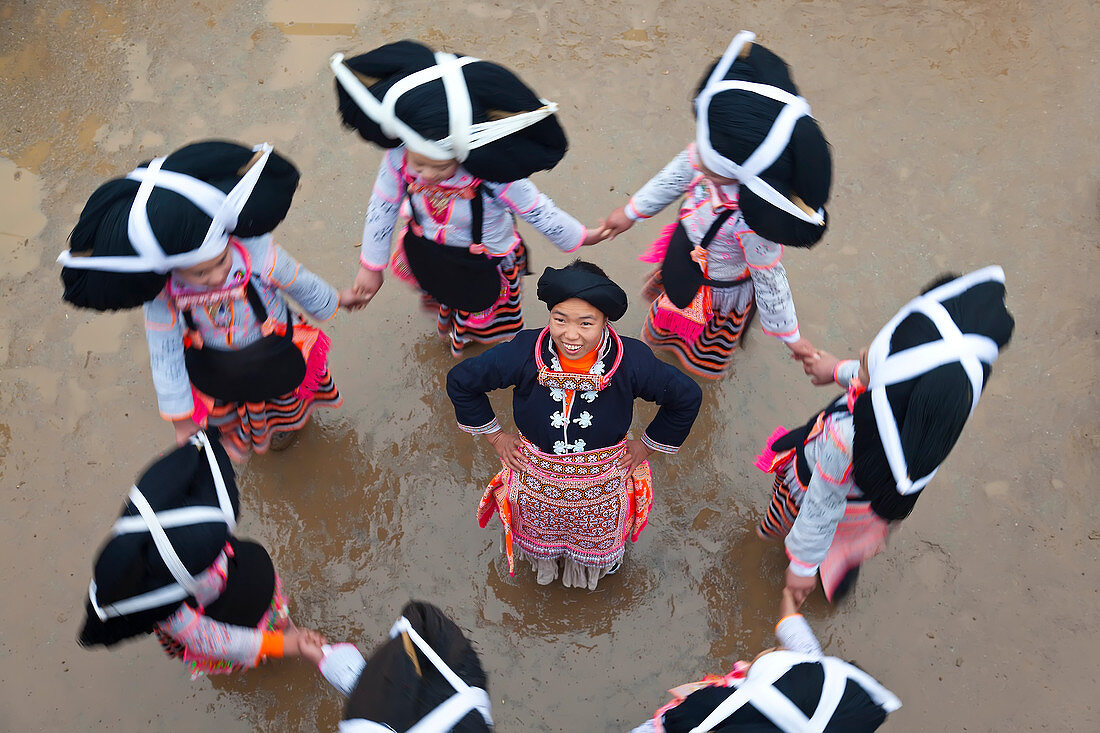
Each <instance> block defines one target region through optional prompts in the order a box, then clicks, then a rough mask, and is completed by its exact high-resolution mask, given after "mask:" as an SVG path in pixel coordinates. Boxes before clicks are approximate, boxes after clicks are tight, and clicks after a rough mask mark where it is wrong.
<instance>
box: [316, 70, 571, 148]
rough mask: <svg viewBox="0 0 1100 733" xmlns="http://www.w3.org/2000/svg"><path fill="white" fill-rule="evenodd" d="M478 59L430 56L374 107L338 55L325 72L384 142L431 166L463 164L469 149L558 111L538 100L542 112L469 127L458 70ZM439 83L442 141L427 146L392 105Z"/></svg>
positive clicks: (469, 108)
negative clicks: (443, 100) (393, 141)
mask: <svg viewBox="0 0 1100 733" xmlns="http://www.w3.org/2000/svg"><path fill="white" fill-rule="evenodd" d="M480 60H481V59H476V58H472V57H470V56H461V57H459V56H455V55H454V54H452V53H436V54H435V62H436V63H435V66H429V67H428V68H426V69H421V70H420V71H416V72H414V73H412V74H409V75H408V76H406V77H404V78H402V79H399V80H398V81H396V82H394V84H393V86H391V87H390V88H389V89H388V90H387V91H386V94H385V96H383V97H382V100H381V101H379V100H378V99H377V98H376V97H375V96H374V95H373V94H371V93H370V90H368V89H367V87H366V86H365V85H364V84H363V82H361V81H360V80H359V78H358V77H357V76H356V75H355V73H354V72H353V71H352V70H351V69H349V68H348V67H347V66H346V65H345V64H344V54H342V53H337V54H333V56H332V58H331V59H330V60H329V66H330V67H331V68H332V72H333V73H334V74H335V75H336V79H337V81H339V82H340V86H342V87H343V88H344V91H346V92H347V93H348V96H350V97H351V98H352V100H353V101H354V102H355V104H357V105H358V106H359V109H361V110H363V112H365V113H366V115H367V116H368V117H370V118H371V119H372V120H374V122H375V123H376V124H377V125H378V126H379V127H380V128H381V129H382V133H383V134H384V135H386V137H390V138H397V139H400V140H401V141H402V142H403V143H405V146H406V147H407V148H408V149H409V150H411V151H413V152H414V153H417V154H419V155H423V156H425V157H428V158H431V159H432V160H451V159H454V160H457V161H458V162H460V163H461V162H464V161H465V160H466V158H467V157H468V156H469V154H470V151H471V150H473V149H474V148H480V147H482V146H484V145H488V144H489V143H493V142H496V141H497V140H500V139H501V138H504V137H507V136H508V135H511V134H512V133H515V132H519V131H520V130H522V129H524V128H525V127H530V126H531V125H533V124H535V123H536V122H539V121H540V120H544V119H546V118H547V117H549V116H551V115H553V114H554V113H555V112H557V111H558V105H557V104H555V103H554V102H548V101H546V100H545V99H540V100H539V101H540V102H542V104H543V106H542V107H540V108H538V109H536V110H531V111H530V112H520V113H518V114H514V115H510V116H508V117H505V118H502V119H499V120H492V121H489V122H476V123H475V122H474V121H473V105H472V103H471V101H470V90H469V89H468V88H467V87H466V77H465V75H464V74H463V73H462V67H463V66H465V65H466V64H471V63H474V62H476V61H480ZM436 79H440V80H442V82H443V89H444V92H445V93H446V95H447V117H448V132H449V133H450V134H449V135H448V136H447V137H445V138H443V139H442V140H429V139H428V138H425V137H424V136H422V135H421V134H420V133H418V132H417V131H416V130H414V129H413V128H411V127H410V126H408V125H407V124H405V123H404V122H403V121H402V120H401V118H400V117H398V116H397V113H396V111H395V109H396V107H397V100H398V99H399V98H400V97H401V95H402V94H404V93H405V92H407V91H409V90H410V89H414V88H416V87H418V86H420V85H421V84H426V83H428V82H431V81H435V80H436Z"/></svg>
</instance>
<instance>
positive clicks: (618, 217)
mask: <svg viewBox="0 0 1100 733" xmlns="http://www.w3.org/2000/svg"><path fill="white" fill-rule="evenodd" d="M632 226H634V220H633V219H631V218H630V217H629V216H627V215H626V207H624V206H620V207H619V208H617V209H615V210H614V211H612V212H611V213H610V214H608V215H607V218H606V219H601V220H600V227H601V228H602V230H603V233H604V236H609V237H611V238H612V239H614V238H615V237H617V236H619V235H620V234H622V233H623V232H625V231H626V230H627V229H629V228H630V227H632Z"/></svg>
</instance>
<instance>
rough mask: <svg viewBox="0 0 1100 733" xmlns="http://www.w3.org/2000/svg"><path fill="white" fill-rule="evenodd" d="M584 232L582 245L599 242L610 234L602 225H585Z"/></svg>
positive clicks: (589, 245) (587, 245)
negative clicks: (592, 226)
mask: <svg viewBox="0 0 1100 733" xmlns="http://www.w3.org/2000/svg"><path fill="white" fill-rule="evenodd" d="M585 232H586V233H585V235H584V241H583V242H581V246H582V247H591V246H592V245H593V244H599V243H600V242H602V241H603V240H605V239H607V238H608V236H610V234H611V233H610V232H609V231H608V230H607V229H605V228H604V227H603V226H602V225H601V226H597V227H595V228H591V227H585Z"/></svg>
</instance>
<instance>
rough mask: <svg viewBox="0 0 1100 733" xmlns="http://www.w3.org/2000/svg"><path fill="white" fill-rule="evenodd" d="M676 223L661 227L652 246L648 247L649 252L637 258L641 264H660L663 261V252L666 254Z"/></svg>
mask: <svg viewBox="0 0 1100 733" xmlns="http://www.w3.org/2000/svg"><path fill="white" fill-rule="evenodd" d="M677 226H679V224H678V223H673V224H669V225H667V226H664V227H661V233H660V235H658V237H657V239H656V240H654V242H653V244H651V245H649V250H648V251H647V252H646V253H645V254H644V255H642V256H641V257H639V258H638V259H639V260H641V261H642V262H655V263H657V264H660V263H662V262H664V261H665V252H668V243H669V242H671V241H672V233H673V232H675V231H676V227H677Z"/></svg>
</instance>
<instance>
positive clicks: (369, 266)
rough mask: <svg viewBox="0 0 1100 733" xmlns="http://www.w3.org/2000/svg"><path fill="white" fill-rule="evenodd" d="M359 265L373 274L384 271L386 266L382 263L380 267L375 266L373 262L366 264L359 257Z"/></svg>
mask: <svg viewBox="0 0 1100 733" xmlns="http://www.w3.org/2000/svg"><path fill="white" fill-rule="evenodd" d="M359 264H360V265H362V266H363V267H365V268H367V269H368V270H374V271H375V272H381V271H382V270H385V269H386V264H385V263H383V264H381V265H376V264H374V263H373V262H367V261H366V260H365V259H363V257H361V256H360V257H359Z"/></svg>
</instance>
